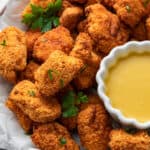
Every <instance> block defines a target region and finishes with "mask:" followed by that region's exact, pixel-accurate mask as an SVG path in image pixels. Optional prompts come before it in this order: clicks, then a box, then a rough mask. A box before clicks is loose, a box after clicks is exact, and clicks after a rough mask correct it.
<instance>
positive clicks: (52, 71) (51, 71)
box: [48, 69, 58, 81]
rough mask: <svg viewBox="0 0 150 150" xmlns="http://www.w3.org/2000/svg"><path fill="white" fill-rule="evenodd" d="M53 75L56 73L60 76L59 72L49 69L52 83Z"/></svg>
mask: <svg viewBox="0 0 150 150" xmlns="http://www.w3.org/2000/svg"><path fill="white" fill-rule="evenodd" d="M52 73H55V74H57V75H58V72H57V71H55V70H51V69H49V70H48V77H49V79H50V80H51V81H52V80H53V74H52Z"/></svg>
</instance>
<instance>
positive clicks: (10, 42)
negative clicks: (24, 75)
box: [0, 26, 27, 83]
mask: <svg viewBox="0 0 150 150" xmlns="http://www.w3.org/2000/svg"><path fill="white" fill-rule="evenodd" d="M26 59H27V47H26V38H25V34H24V32H22V31H21V30H19V29H17V28H16V27H12V26H10V27H7V28H5V29H4V30H3V31H1V32H0V75H1V76H2V77H3V78H5V79H6V80H7V81H9V82H10V83H16V80H17V72H18V71H22V70H24V69H25V67H26Z"/></svg>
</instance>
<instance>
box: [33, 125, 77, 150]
mask: <svg viewBox="0 0 150 150" xmlns="http://www.w3.org/2000/svg"><path fill="white" fill-rule="evenodd" d="M31 138H32V141H33V143H34V144H35V145H36V146H37V147H38V148H40V149H42V150H79V147H78V145H77V144H76V143H75V141H74V140H73V139H72V138H71V136H70V134H69V132H68V131H67V129H66V128H65V127H63V126H62V125H60V124H58V123H55V122H53V123H50V124H44V125H41V126H39V127H38V128H37V129H36V130H35V131H34V133H33V135H32V136H31Z"/></svg>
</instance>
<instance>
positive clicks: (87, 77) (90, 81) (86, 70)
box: [74, 52, 101, 90]
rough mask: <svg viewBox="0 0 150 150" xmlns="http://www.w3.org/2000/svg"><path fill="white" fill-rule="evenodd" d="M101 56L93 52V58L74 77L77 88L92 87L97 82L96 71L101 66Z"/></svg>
mask: <svg viewBox="0 0 150 150" xmlns="http://www.w3.org/2000/svg"><path fill="white" fill-rule="evenodd" d="M100 61H101V57H100V56H99V55H97V54H96V53H94V52H92V53H91V58H90V59H89V60H88V62H87V63H85V64H84V66H83V67H82V69H81V70H80V74H79V75H78V76H77V77H76V78H75V79H74V84H75V86H76V87H77V89H80V90H82V89H87V88H90V87H92V86H93V85H94V84H95V83H96V82H95V76H96V72H97V70H98V68H99V64H100Z"/></svg>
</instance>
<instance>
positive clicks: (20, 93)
mask: <svg viewBox="0 0 150 150" xmlns="http://www.w3.org/2000/svg"><path fill="white" fill-rule="evenodd" d="M9 99H11V100H12V101H13V102H14V103H15V104H16V106H18V107H19V108H20V109H21V110H22V111H23V112H24V113H25V114H26V115H27V116H29V118H30V119H31V120H33V121H35V122H39V123H45V122H50V121H53V120H55V119H56V118H58V117H59V116H60V114H61V106H60V104H59V103H58V101H57V99H56V98H44V97H41V96H40V95H39V93H38V91H37V89H36V87H35V85H34V84H33V83H32V82H30V81H27V80H24V81H21V82H19V83H18V84H17V85H16V86H15V87H14V88H13V90H12V91H11V93H10V96H9Z"/></svg>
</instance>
